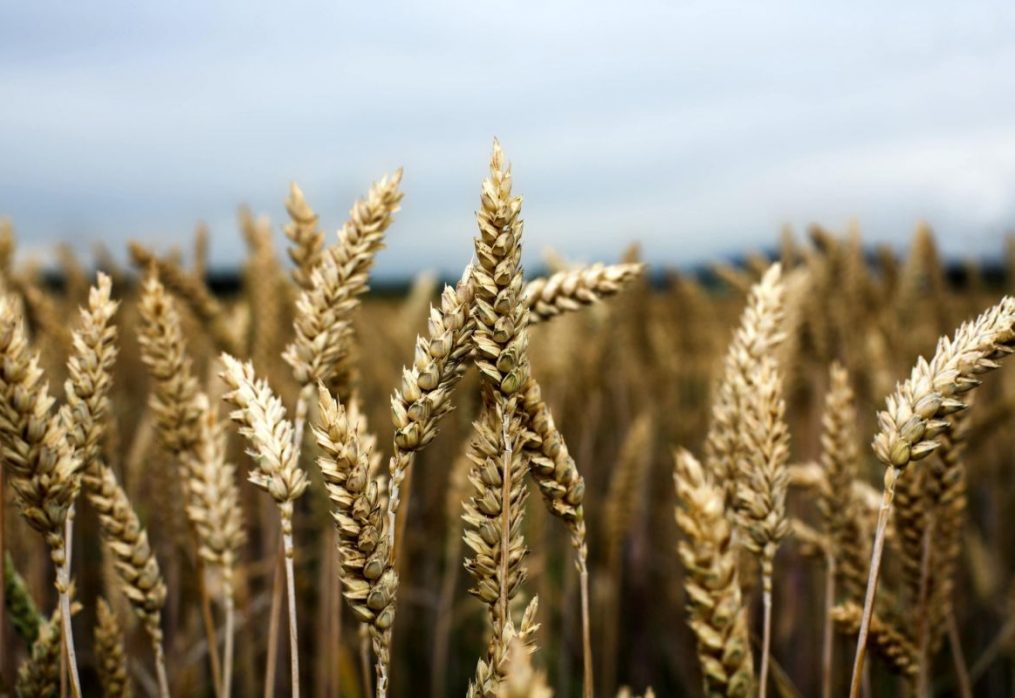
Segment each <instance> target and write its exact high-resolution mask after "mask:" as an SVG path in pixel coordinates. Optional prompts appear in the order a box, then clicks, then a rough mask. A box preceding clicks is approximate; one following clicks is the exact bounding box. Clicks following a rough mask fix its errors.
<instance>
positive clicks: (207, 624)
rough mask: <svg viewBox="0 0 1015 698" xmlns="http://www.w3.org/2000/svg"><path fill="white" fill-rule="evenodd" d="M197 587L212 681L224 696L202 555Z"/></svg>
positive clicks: (198, 559) (220, 696)
mask: <svg viewBox="0 0 1015 698" xmlns="http://www.w3.org/2000/svg"><path fill="white" fill-rule="evenodd" d="M196 567H197V588H198V593H199V595H200V596H201V622H202V623H203V624H204V634H205V638H206V639H207V641H208V662H209V664H210V665H211V681H212V685H213V686H214V687H215V695H217V696H219V698H222V693H221V690H222V685H223V684H222V667H221V666H220V665H219V648H218V642H216V640H215V617H214V615H212V610H211V598H210V597H209V596H208V585H207V584H206V583H205V578H204V571H205V570H204V562H203V561H202V560H201V557H200V555H199V556H198V557H197V562H196Z"/></svg>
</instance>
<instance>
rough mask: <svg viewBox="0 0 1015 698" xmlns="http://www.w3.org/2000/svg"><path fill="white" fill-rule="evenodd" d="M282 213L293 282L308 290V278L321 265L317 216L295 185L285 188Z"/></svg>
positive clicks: (321, 246)
mask: <svg viewBox="0 0 1015 698" xmlns="http://www.w3.org/2000/svg"><path fill="white" fill-rule="evenodd" d="M285 210H286V211H287V212H288V213H289V219H290V221H291V222H290V223H289V224H288V225H286V226H285V230H284V232H285V236H286V237H287V238H289V240H290V241H291V242H292V245H290V246H289V258H290V259H292V261H293V264H295V265H296V266H294V267H293V271H292V276H293V281H295V282H296V285H297V286H299V287H300V288H301V289H304V290H309V289H310V288H312V286H313V284H312V282H311V274H312V273H313V270H314V267H316V266H317V264H318V263H319V262H320V261H321V254H322V252H323V251H324V234H323V233H322V232H321V230H320V228H319V227H318V225H317V220H318V216H317V214H316V213H314V210H313V209H312V208H310V204H308V203H307V200H306V198H305V197H304V196H303V190H302V189H300V188H299V187H298V186H297V185H296V182H293V183H292V184H290V185H289V198H288V199H286V201H285Z"/></svg>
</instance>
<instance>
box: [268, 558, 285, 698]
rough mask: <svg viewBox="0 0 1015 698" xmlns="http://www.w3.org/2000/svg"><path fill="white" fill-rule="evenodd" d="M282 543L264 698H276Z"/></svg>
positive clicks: (273, 590) (270, 619)
mask: <svg viewBox="0 0 1015 698" xmlns="http://www.w3.org/2000/svg"><path fill="white" fill-rule="evenodd" d="M282 557H283V552H282V542H281V541H279V546H278V555H277V563H276V565H275V574H274V575H273V576H272V583H271V610H270V611H269V612H268V648H267V652H266V653H265V665H264V698H274V696H275V669H276V667H277V666H278V626H279V624H280V623H281V621H282V575H284V574H285V572H284V571H283V569H282V568H283V563H282Z"/></svg>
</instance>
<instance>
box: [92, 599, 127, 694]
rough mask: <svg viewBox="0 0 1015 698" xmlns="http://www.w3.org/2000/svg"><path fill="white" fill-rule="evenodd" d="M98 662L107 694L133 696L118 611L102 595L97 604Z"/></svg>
mask: <svg viewBox="0 0 1015 698" xmlns="http://www.w3.org/2000/svg"><path fill="white" fill-rule="evenodd" d="M95 665H96V669H97V670H98V674H99V683H100V684H101V685H102V695H103V696H106V698H130V696H131V690H130V678H129V677H128V675H127V655H126V654H125V653H124V650H123V631H122V630H121V629H120V623H119V621H118V620H117V619H116V614H115V613H113V610H112V609H111V608H110V607H109V604H108V603H106V600H105V599H104V598H102V597H101V596H100V597H99V598H98V600H97V601H96V604H95Z"/></svg>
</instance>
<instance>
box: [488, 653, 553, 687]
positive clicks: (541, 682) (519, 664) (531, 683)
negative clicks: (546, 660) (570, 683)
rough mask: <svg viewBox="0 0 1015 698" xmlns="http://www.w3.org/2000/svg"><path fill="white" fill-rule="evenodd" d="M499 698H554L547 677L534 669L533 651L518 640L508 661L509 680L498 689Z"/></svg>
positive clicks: (509, 654)
mask: <svg viewBox="0 0 1015 698" xmlns="http://www.w3.org/2000/svg"><path fill="white" fill-rule="evenodd" d="M497 698H553V691H552V690H550V687H549V686H547V684H546V675H545V674H544V673H543V672H541V671H536V670H535V669H534V668H533V667H532V650H531V648H530V647H527V646H526V645H525V643H523V642H521V641H519V640H518V639H517V638H516V639H515V640H514V641H513V642H512V643H511V648H510V650H509V651H508V659H507V678H506V679H505V680H504V681H503V682H502V683H501V685H500V686H499V687H498V689H497Z"/></svg>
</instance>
